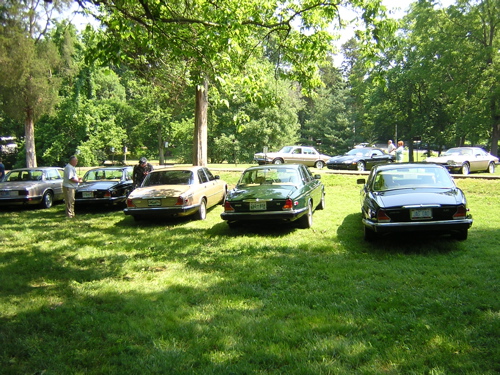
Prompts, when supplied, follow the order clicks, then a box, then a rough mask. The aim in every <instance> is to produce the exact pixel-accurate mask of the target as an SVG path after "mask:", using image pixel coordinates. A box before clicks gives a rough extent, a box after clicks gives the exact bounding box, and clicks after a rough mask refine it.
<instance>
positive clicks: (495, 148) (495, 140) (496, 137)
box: [490, 118, 500, 156]
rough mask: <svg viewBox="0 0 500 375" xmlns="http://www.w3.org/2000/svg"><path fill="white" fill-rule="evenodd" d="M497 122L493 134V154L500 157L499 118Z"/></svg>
mask: <svg viewBox="0 0 500 375" xmlns="http://www.w3.org/2000/svg"><path fill="white" fill-rule="evenodd" d="M495 120H496V122H495V123H494V124H493V129H492V132H491V150H490V152H491V154H492V155H495V156H498V141H499V140H500V121H499V119H498V118H496V119H495Z"/></svg>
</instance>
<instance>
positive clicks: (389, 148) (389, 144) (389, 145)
mask: <svg viewBox="0 0 500 375" xmlns="http://www.w3.org/2000/svg"><path fill="white" fill-rule="evenodd" d="M395 151H396V146H394V143H392V140H391V139H389V140H388V141H387V153H389V154H392V153H393V152H395Z"/></svg>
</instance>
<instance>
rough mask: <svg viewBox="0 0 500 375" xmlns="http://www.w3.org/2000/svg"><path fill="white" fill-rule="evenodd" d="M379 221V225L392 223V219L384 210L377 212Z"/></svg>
mask: <svg viewBox="0 0 500 375" xmlns="http://www.w3.org/2000/svg"><path fill="white" fill-rule="evenodd" d="M377 221H378V222H379V223H390V222H391V218H390V217H389V216H388V215H387V213H386V212H385V211H384V210H378V211H377Z"/></svg>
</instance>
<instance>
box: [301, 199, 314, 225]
mask: <svg viewBox="0 0 500 375" xmlns="http://www.w3.org/2000/svg"><path fill="white" fill-rule="evenodd" d="M312 224H313V209H312V203H311V201H309V202H308V203H307V212H306V213H305V214H304V215H302V217H301V218H300V219H299V226H300V227H301V228H302V229H308V228H311V227H312Z"/></svg>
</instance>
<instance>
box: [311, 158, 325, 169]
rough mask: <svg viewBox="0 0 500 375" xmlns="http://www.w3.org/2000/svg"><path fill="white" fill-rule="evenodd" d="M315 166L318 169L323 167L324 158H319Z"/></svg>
mask: <svg viewBox="0 0 500 375" xmlns="http://www.w3.org/2000/svg"><path fill="white" fill-rule="evenodd" d="M314 166H315V167H316V168H318V169H323V167H324V166H325V162H324V161H323V160H318V161H317V162H316V164H315V165H314Z"/></svg>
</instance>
